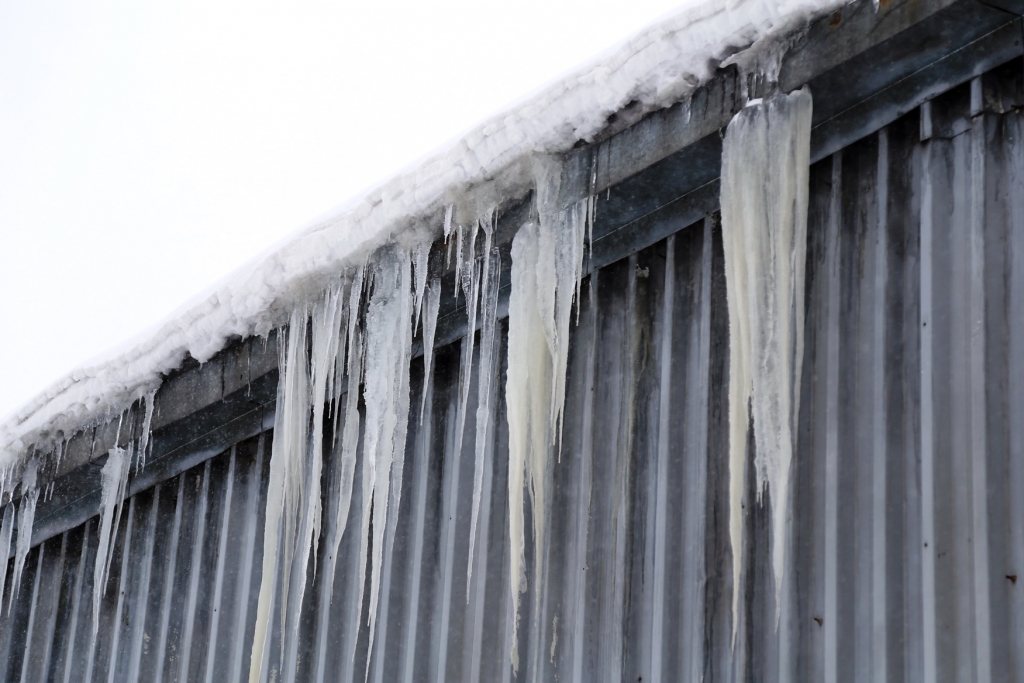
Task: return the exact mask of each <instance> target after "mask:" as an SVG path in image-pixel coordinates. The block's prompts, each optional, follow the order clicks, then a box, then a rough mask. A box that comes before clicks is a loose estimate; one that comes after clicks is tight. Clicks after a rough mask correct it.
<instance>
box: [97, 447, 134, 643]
mask: <svg viewBox="0 0 1024 683" xmlns="http://www.w3.org/2000/svg"><path fill="white" fill-rule="evenodd" d="M130 467H131V453H130V452H129V450H128V449H126V448H119V447H117V446H115V447H114V448H111V449H110V451H109V452H108V454H107V462H106V463H105V464H104V465H103V469H102V470H100V528H99V546H98V547H97V549H96V563H95V565H94V566H93V584H92V639H93V640H95V639H96V634H97V632H98V631H99V628H100V600H101V598H102V597H103V593H104V592H105V591H106V587H107V572H108V571H109V569H110V557H111V555H112V553H111V552H110V549H111V548H112V546H113V544H112V543H111V539H110V536H111V534H112V533H114V532H115V531H116V530H117V527H116V525H115V524H114V517H115V514H114V513H115V509H119V508H120V507H121V501H123V500H124V491H125V486H126V483H127V480H128V470H129V468H130Z"/></svg>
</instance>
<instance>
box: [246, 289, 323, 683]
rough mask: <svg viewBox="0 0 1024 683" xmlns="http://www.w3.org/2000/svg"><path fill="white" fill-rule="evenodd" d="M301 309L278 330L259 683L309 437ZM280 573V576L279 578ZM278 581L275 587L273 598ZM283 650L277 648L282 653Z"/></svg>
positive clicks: (284, 594) (252, 669)
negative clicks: (285, 326) (276, 590)
mask: <svg viewBox="0 0 1024 683" xmlns="http://www.w3.org/2000/svg"><path fill="white" fill-rule="evenodd" d="M306 327H307V311H306V309H305V307H303V306H300V307H297V308H296V310H294V311H293V312H292V315H291V321H290V323H289V327H288V332H287V338H286V334H285V331H284V330H278V334H277V343H278V372H279V373H280V378H279V380H278V390H277V410H276V411H275V416H274V441H273V446H272V451H271V457H270V480H269V482H268V484H267V510H266V521H265V523H264V529H263V577H262V579H261V582H260V593H259V601H258V603H257V608H256V628H255V632H254V634H253V644H252V653H251V656H250V660H249V681H250V683H259V681H260V674H261V671H262V666H263V661H264V650H265V648H266V646H267V638H268V636H269V631H270V619H271V613H272V610H273V607H274V604H275V597H276V602H277V603H279V606H280V609H281V625H282V629H283V628H284V627H285V624H286V623H287V619H286V614H287V609H288V592H289V587H290V585H291V581H290V579H291V570H292V563H293V559H294V556H295V550H296V542H295V541H296V536H297V534H298V522H299V519H298V517H299V514H298V513H299V504H300V501H301V500H302V497H303V496H302V494H303V489H304V488H305V485H306V477H305V472H304V469H305V468H304V466H303V465H304V462H305V460H306V458H305V457H304V456H305V453H306V444H307V442H308V438H309V423H310V419H309V418H310V416H309V402H310V391H309V371H308V369H307V367H306V363H307V359H306ZM279 574H280V576H279ZM279 580H280V586H281V590H280V591H279V593H278V595H277V596H275V590H274V589H275V586H276V585H278V581H279ZM283 652H284V648H282V654H283Z"/></svg>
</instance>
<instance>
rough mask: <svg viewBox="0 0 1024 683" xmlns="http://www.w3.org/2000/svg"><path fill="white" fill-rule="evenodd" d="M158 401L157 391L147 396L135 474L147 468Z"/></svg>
mask: <svg viewBox="0 0 1024 683" xmlns="http://www.w3.org/2000/svg"><path fill="white" fill-rule="evenodd" d="M155 400H156V390H155V389H154V390H153V391H151V392H149V393H148V394H146V416H145V417H144V418H143V419H142V435H141V436H140V437H139V447H138V449H137V450H138V459H137V460H136V461H135V473H136V474H138V473H139V470H141V469H145V467H146V456H147V450H146V449H148V448H149V438H150V435H151V432H152V425H153V404H154V401H155Z"/></svg>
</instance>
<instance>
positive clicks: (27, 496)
mask: <svg viewBox="0 0 1024 683" xmlns="http://www.w3.org/2000/svg"><path fill="white" fill-rule="evenodd" d="M38 474H39V461H38V460H37V459H35V458H33V459H32V460H30V461H29V463H28V465H27V466H26V467H25V473H24V474H22V475H21V501H20V502H19V503H18V545H17V547H16V548H15V552H14V572H13V574H12V575H11V599H10V601H9V602H8V603H7V612H8V614H10V611H11V604H12V603H13V602H14V597H15V596H16V595H17V594H18V591H19V589H20V588H21V572H22V570H23V569H24V568H25V558H26V557H28V551H29V550H30V549H31V548H32V527H33V525H34V524H35V519H36V502H38V501H39V488H38V487H37V486H36V479H37V475H38Z"/></svg>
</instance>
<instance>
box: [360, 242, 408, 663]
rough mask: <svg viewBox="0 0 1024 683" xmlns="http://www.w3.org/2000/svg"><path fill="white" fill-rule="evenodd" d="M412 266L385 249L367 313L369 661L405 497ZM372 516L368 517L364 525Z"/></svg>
mask: <svg viewBox="0 0 1024 683" xmlns="http://www.w3.org/2000/svg"><path fill="white" fill-rule="evenodd" d="M409 271H410V258H409V253H408V252H406V251H404V250H400V249H397V248H396V249H392V250H389V251H386V252H384V253H383V254H381V256H380V260H379V262H378V263H377V264H376V266H375V268H374V289H373V294H372V295H371V297H370V303H369V307H368V309H367V313H366V348H365V353H366V372H365V383H364V389H363V402H364V404H365V406H366V430H365V435H364V443H363V468H364V472H365V471H367V470H368V471H369V473H370V475H369V481H367V478H366V477H364V482H366V483H367V484H368V485H369V486H368V488H369V489H372V495H369V490H368V489H364V494H363V495H364V514H365V515H366V517H367V518H368V517H369V514H370V513H371V510H372V515H373V523H372V528H373V558H372V564H371V571H370V605H369V625H370V642H369V646H368V650H367V652H368V655H367V662H369V661H370V655H371V654H372V652H373V639H374V630H375V626H376V621H377V603H378V599H379V593H380V577H381V567H382V565H383V559H384V553H385V548H384V531H385V527H386V520H387V516H388V510H389V497H390V496H393V497H394V501H393V503H392V504H391V506H390V507H391V508H392V510H391V514H397V513H398V508H399V505H400V502H401V501H400V495H401V490H402V473H403V468H404V463H405V437H406V430H407V427H408V419H409V358H410V352H411V348H412V319H411V317H412V297H413V292H412V282H411V280H412V278H411V274H410V272H409ZM389 494H390V495H389ZM368 522H369V520H368V519H364V523H363V526H364V529H365V526H366V524H367V523H368ZM390 540H391V539H389V542H390ZM386 550H387V552H390V550H391V549H390V548H387V549H386ZM363 552H365V551H363ZM361 554H362V552H361Z"/></svg>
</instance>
